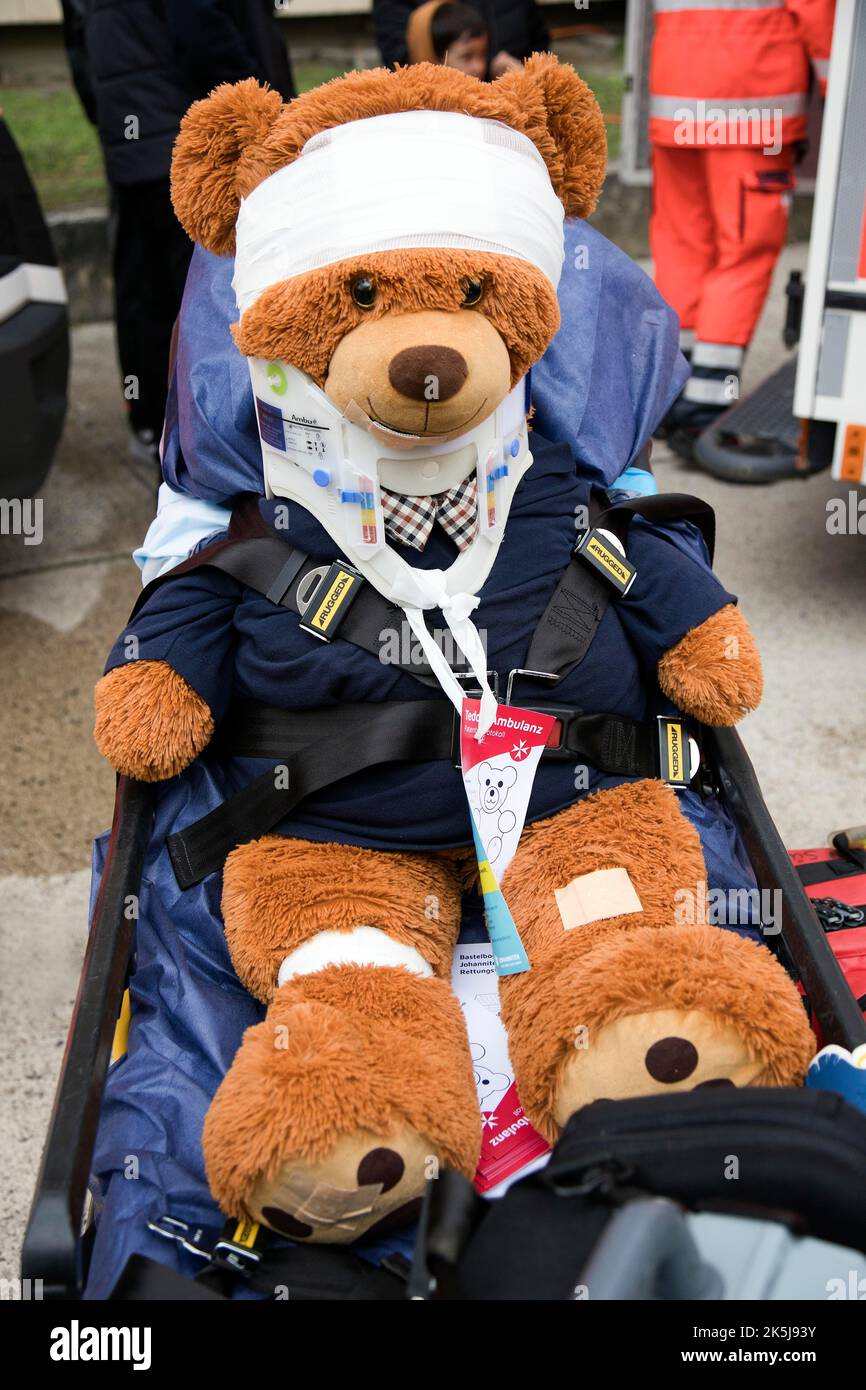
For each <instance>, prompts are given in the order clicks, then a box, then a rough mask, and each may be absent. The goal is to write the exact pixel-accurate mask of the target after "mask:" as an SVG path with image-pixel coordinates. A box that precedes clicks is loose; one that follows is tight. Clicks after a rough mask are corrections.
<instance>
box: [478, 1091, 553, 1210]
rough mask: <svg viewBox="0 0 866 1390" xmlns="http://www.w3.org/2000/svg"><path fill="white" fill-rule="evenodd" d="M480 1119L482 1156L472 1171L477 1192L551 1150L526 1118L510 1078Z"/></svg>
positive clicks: (494, 1184)
mask: <svg viewBox="0 0 866 1390" xmlns="http://www.w3.org/2000/svg"><path fill="white" fill-rule="evenodd" d="M481 1121H482V1133H481V1157H480V1159H479V1160H478V1170H477V1172H476V1174H475V1186H476V1188H477V1190H478V1191H479V1192H489V1191H490V1189H491V1188H492V1187H496V1186H497V1185H498V1184H499V1183H501V1182H504V1180H505V1179H506V1178H510V1177H511V1176H512V1174H514V1173H518V1172H519V1171H520V1169H521V1168H525V1167H526V1165H527V1163H531V1162H532V1160H533V1159H534V1158H540V1157H541V1156H542V1154H546V1153H550V1145H549V1144H548V1143H547V1141H546V1140H545V1139H542V1137H541V1135H540V1134H539V1133H538V1130H537V1129H534V1128H533V1127H532V1125H531V1124H530V1123H529V1120H528V1119H527V1118H526V1114H525V1113H524V1109H523V1106H522V1105H521V1103H520V1097H519V1096H518V1094H517V1087H516V1085H515V1084H514V1082H513V1081H512V1083H511V1085H510V1086H509V1088H508V1090H507V1091H506V1092H505V1095H504V1096H502V1098H501V1099H500V1100H499V1102H498V1103H497V1105H496V1107H495V1108H494V1109H493V1110H486V1111H484V1110H483V1111H482V1112H481Z"/></svg>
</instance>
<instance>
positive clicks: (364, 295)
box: [351, 275, 376, 309]
mask: <svg viewBox="0 0 866 1390" xmlns="http://www.w3.org/2000/svg"><path fill="white" fill-rule="evenodd" d="M351 288H352V298H353V299H354V301H355V303H356V304H357V306H358V308H359V309H372V307H373V305H374V304H375V303H376V281H375V280H374V279H373V277H372V275H356V276H355V278H354V280H353V281H352V287H351Z"/></svg>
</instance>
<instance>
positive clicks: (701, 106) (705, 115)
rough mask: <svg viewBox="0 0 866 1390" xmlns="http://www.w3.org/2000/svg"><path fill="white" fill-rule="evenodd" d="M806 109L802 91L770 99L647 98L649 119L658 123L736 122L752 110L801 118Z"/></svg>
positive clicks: (786, 93) (804, 96) (747, 115)
mask: <svg viewBox="0 0 866 1390" xmlns="http://www.w3.org/2000/svg"><path fill="white" fill-rule="evenodd" d="M805 110H806V94H805V92H783V93H781V94H780V95H779V96H774V97H737V98H734V99H730V98H729V99H724V100H723V99H722V98H720V97H659V96H651V97H650V99H649V114H650V118H652V117H655V118H656V119H657V120H662V121H683V120H689V119H690V120H693V121H696V122H698V124H703V123H704V122H705V121H707V120H710V121H717V120H719V118H720V117H721V118H722V119H724V120H726V121H729V120H733V121H738V120H740V119H742V118H743V117H744V116H745V117H746V119H748V117H749V114H750V113H753V112H755V111H757V112H761V111H770V112H771V113H773V114H775V113H776V112H777V111H778V112H780V113H781V114H782V116H801V115H802V114H803V113H804V112H805Z"/></svg>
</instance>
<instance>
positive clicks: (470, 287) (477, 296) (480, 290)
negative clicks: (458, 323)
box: [463, 280, 484, 309]
mask: <svg viewBox="0 0 866 1390" xmlns="http://www.w3.org/2000/svg"><path fill="white" fill-rule="evenodd" d="M483 294H484V285H483V284H482V283H481V281H480V280H464V281H463V307H464V309H471V308H472V307H473V306H474V305H475V304H478V303H479V302H480V300H481V298H482V296H483Z"/></svg>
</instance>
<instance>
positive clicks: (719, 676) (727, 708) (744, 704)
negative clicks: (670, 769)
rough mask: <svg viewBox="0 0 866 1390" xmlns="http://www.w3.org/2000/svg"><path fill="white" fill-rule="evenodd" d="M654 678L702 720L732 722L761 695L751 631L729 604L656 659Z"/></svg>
mask: <svg viewBox="0 0 866 1390" xmlns="http://www.w3.org/2000/svg"><path fill="white" fill-rule="evenodd" d="M658 682H659V685H660V687H661V689H662V691H663V692H664V694H665V695H667V696H668V698H669V699H670V700H672V701H673V703H674V704H675V705H676V706H677V708H678V709H680V710H682V711H683V712H684V713H685V714H692V715H694V716H695V717H696V718H697V719H700V720H701V722H702V723H704V724H711V725H714V726H716V727H728V726H730V725H732V724H736V723H737V721H738V720H740V719H742V718H743V716H744V715H745V714H748V713H749V712H750V710H753V709H756V708H757V706H758V704H759V703H760V699H761V692H762V689H763V676H762V673H761V658H760V655H759V653H758V648H757V645H756V643H755V639H754V637H753V635H752V631H751V629H750V627H749V625H748V623H747V622H746V619H745V618H744V617H743V615H742V613H741V612H740V610H739V609H738V608H736V607H735V606H734V605H733V604H732V603H728V604H726V605H725V606H724V608H720V609H719V611H718V612H717V613H713V614H712V616H711V617H709V618H707V619H706V620H705V621H704V622H702V623H700V624H699V625H698V626H697V627H694V628H692V629H691V631H690V632H687V633H686V635H685V637H683V638H682V639H681V640H680V641H679V642H677V644H676V646H674V647H671V648H670V650H669V651H667V652H665V653H664V655H663V656H662V657H661V659H660V660H659V663H658Z"/></svg>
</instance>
